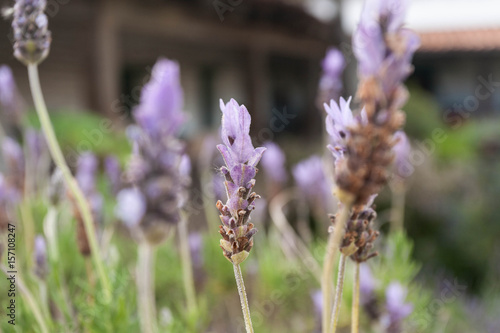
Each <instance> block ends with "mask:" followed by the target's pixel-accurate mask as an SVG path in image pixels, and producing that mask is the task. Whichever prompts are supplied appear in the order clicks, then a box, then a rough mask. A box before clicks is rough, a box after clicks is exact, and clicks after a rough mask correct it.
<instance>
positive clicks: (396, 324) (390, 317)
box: [381, 282, 413, 333]
mask: <svg viewBox="0 0 500 333" xmlns="http://www.w3.org/2000/svg"><path fill="white" fill-rule="evenodd" d="M407 294H408V290H407V289H406V288H405V287H404V286H402V285H401V284H400V283H399V282H392V283H391V284H389V286H388V287H387V289H386V291H385V299H386V300H385V307H386V311H387V314H386V315H385V316H383V317H382V320H381V322H382V325H383V326H384V327H385V328H386V329H387V332H390V333H397V332H401V325H402V322H403V319H405V318H406V317H408V316H409V315H410V314H411V313H412V312H413V305H412V304H410V303H405V300H406V295H407Z"/></svg>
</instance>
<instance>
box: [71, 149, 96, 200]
mask: <svg viewBox="0 0 500 333" xmlns="http://www.w3.org/2000/svg"><path fill="white" fill-rule="evenodd" d="M98 167H99V162H98V161H97V158H96V157H95V155H94V154H92V153H90V152H84V153H82V154H81V155H80V156H79V158H78V167H77V171H76V180H77V182H78V185H80V188H81V189H82V191H83V192H84V193H85V195H89V194H91V193H93V192H95V190H96V184H95V182H96V176H97V168H98Z"/></svg>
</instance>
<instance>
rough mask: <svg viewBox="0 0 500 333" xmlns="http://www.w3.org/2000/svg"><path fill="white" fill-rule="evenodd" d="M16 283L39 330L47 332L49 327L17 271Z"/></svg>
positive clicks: (3, 269)
mask: <svg viewBox="0 0 500 333" xmlns="http://www.w3.org/2000/svg"><path fill="white" fill-rule="evenodd" d="M1 268H2V271H3V272H4V273H5V275H6V276H7V277H9V275H10V274H8V273H7V271H8V270H7V269H6V268H5V267H4V266H3V265H2V267H1ZM16 285H17V287H18V288H19V291H20V292H21V295H23V298H24V300H25V301H26V303H27V304H28V307H29V308H30V309H31V312H33V315H34V316H35V320H36V321H37V322H38V325H40V330H41V331H42V333H49V329H48V326H47V323H46V322H45V319H44V317H43V315H42V311H41V310H40V307H39V305H38V304H37V302H36V301H35V298H34V297H33V295H32V294H31V292H30V291H29V289H28V287H26V285H25V284H24V281H23V280H22V279H21V276H20V275H19V273H18V274H17V276H16Z"/></svg>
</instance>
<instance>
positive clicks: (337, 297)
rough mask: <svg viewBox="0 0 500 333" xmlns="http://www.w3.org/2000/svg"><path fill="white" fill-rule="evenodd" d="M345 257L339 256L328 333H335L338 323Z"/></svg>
mask: <svg viewBox="0 0 500 333" xmlns="http://www.w3.org/2000/svg"><path fill="white" fill-rule="evenodd" d="M346 258H347V257H346V256H345V255H344V254H342V253H341V254H340V261H339V271H338V275H337V287H336V289H335V301H334V303H333V310H332V318H331V322H330V332H331V333H335V331H336V330H337V323H338V322H339V314H340V305H341V304H342V291H343V290H344V277H345V261H346Z"/></svg>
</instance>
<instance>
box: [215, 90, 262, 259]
mask: <svg viewBox="0 0 500 333" xmlns="http://www.w3.org/2000/svg"><path fill="white" fill-rule="evenodd" d="M220 108H221V111H222V130H221V137H222V142H223V143H224V144H223V145H218V146H217V149H219V151H220V153H221V155H222V157H223V158H224V161H225V163H226V166H223V167H221V168H220V171H221V173H222V174H223V175H224V177H225V179H226V181H225V187H226V194H227V202H226V204H223V203H222V202H221V201H218V202H217V209H218V210H219V212H220V218H221V221H222V225H221V226H220V230H219V232H220V234H221V235H222V238H223V239H221V241H220V245H221V248H222V251H223V253H224V256H226V258H227V259H228V260H229V261H230V262H232V263H235V264H239V263H241V262H243V261H244V260H245V259H246V258H247V256H248V254H249V252H250V250H251V248H252V246H253V239H252V237H253V235H254V234H255V233H256V232H257V229H255V228H254V225H253V224H252V223H250V213H251V212H252V210H254V209H255V204H254V201H255V199H257V198H259V195H257V194H256V193H255V192H252V188H253V187H254V185H255V179H254V178H255V175H256V174H257V168H256V166H257V163H259V161H260V159H261V157H262V154H263V153H264V151H265V150H266V148H264V147H259V148H254V147H253V145H252V140H251V138H250V122H251V118H250V114H249V113H248V111H247V109H246V108H245V106H244V105H239V104H238V103H237V102H236V101H235V100H234V99H231V100H230V101H229V102H228V103H227V104H226V105H224V103H223V102H222V100H221V101H220Z"/></svg>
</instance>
